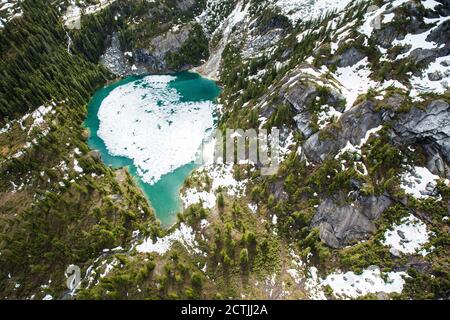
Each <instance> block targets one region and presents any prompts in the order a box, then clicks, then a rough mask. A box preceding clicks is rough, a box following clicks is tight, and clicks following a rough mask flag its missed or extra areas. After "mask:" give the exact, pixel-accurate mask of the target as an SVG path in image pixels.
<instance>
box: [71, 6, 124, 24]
mask: <svg viewBox="0 0 450 320" xmlns="http://www.w3.org/2000/svg"><path fill="white" fill-rule="evenodd" d="M115 1H116V0H99V3H98V4H94V5H90V6H83V7H79V6H78V5H77V4H76V2H75V1H74V0H72V1H71V5H70V6H69V8H68V9H67V11H66V13H65V14H64V16H63V20H64V25H65V26H66V27H68V26H73V25H74V23H76V22H77V21H80V19H81V17H82V16H83V15H90V14H94V13H97V12H100V11H102V10H103V9H105V8H107V7H108V6H110V5H111V4H113V3H114V2H115ZM80 4H81V5H82V4H83V1H80Z"/></svg>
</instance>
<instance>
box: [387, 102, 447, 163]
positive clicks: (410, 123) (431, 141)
mask: <svg viewBox="0 0 450 320" xmlns="http://www.w3.org/2000/svg"><path fill="white" fill-rule="evenodd" d="M393 130H394V132H395V134H396V137H395V138H394V141H395V142H397V143H398V144H415V143H420V144H425V145H427V146H428V147H427V150H428V151H430V152H432V153H431V154H430V156H429V158H430V159H436V154H437V153H439V154H440V155H441V156H442V159H443V160H444V161H445V163H446V164H447V166H448V165H450V105H449V103H448V102H446V101H444V100H435V101H433V102H431V103H430V104H429V105H428V106H427V107H426V109H425V110H422V109H418V108H413V109H411V111H409V112H408V113H406V114H401V115H399V118H398V120H397V121H395V122H394V124H393ZM438 167H439V165H438Z"/></svg>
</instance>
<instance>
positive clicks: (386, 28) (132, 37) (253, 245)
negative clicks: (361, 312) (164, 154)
mask: <svg viewBox="0 0 450 320" xmlns="http://www.w3.org/2000/svg"><path fill="white" fill-rule="evenodd" d="M25 2H26V1H25ZM91 2H92V3H91ZM8 3H12V2H10V1H9V2H8ZM102 3H104V1H102ZM79 4H80V5H81V3H79ZM107 4H108V5H106V2H105V3H104V4H103V6H100V7H98V4H96V3H95V1H90V2H88V1H84V3H83V4H82V5H81V8H83V10H82V11H81V12H84V14H83V15H82V26H83V27H82V29H81V30H65V29H64V28H63V27H64V18H63V16H64V13H65V12H66V9H67V7H68V5H69V2H68V1H60V4H59V5H58V9H57V10H56V9H55V12H52V13H51V14H50V16H52V17H53V16H55V15H56V16H57V17H58V19H59V23H60V27H58V28H57V29H56V30H54V31H52V32H54V33H53V34H55V35H56V36H55V38H56V39H58V40H61V48H60V50H61V55H63V54H64V57H67V59H69V60H68V61H70V62H72V61H73V63H74V65H78V64H76V63H77V62H78V63H81V61H82V63H83V64H85V65H86V69H89V68H90V66H95V67H96V68H99V69H98V73H95V75H94V74H92V75H86V77H88V76H89V81H92V82H93V83H95V85H92V86H87V85H86V86H84V85H85V84H87V83H88V79H84V80H83V81H81V82H82V85H83V88H84V89H83V90H85V91H86V92H90V93H92V92H93V90H94V88H95V87H96V86H98V85H99V84H101V83H104V82H105V81H106V79H108V78H109V79H112V78H114V77H116V76H124V75H130V74H143V73H146V72H151V73H167V72H171V71H180V70H188V69H192V68H194V70H195V71H197V72H199V73H201V74H203V75H204V76H206V77H209V78H213V79H216V80H218V81H219V83H220V84H221V85H222V86H223V93H222V95H221V96H220V98H219V103H220V105H221V108H220V110H221V114H220V121H219V125H218V126H219V128H220V129H226V128H243V129H249V128H268V129H270V128H272V127H278V128H280V129H281V131H282V134H281V138H282V139H281V140H282V149H283V150H282V154H281V157H282V163H281V166H280V169H279V171H278V173H277V174H276V175H273V176H263V175H261V172H260V167H258V166H254V165H251V164H247V165H234V166H233V165H207V166H203V167H201V168H199V169H198V170H196V171H195V172H193V173H192V175H191V176H190V177H189V178H188V180H187V181H186V182H185V185H184V187H183V190H182V199H183V201H184V205H185V210H184V212H183V213H180V214H179V216H178V222H177V224H175V225H174V226H173V227H172V228H171V229H170V230H162V229H161V228H160V227H159V225H158V224H157V223H156V222H155V221H154V220H155V219H154V217H153V215H152V213H151V209H150V206H149V205H148V204H147V203H146V201H145V200H143V197H142V195H141V194H140V193H139V191H137V190H136V187H135V186H134V184H133V181H132V179H130V178H129V177H128V176H127V174H126V173H124V172H123V171H119V172H113V171H112V170H110V169H107V168H105V167H104V166H103V165H102V163H101V161H99V159H98V157H96V155H95V152H94V153H93V152H92V151H89V150H88V148H87V146H86V142H85V140H86V136H85V135H83V129H82V126H81V124H82V121H83V118H84V116H85V114H86V111H85V108H84V107H83V106H85V105H86V103H87V101H88V98H87V97H86V96H88V95H86V96H84V95H83V96H81V95H80V96H76V97H72V96H71V93H70V91H69V90H67V91H65V92H67V95H68V98H67V101H61V102H59V100H63V99H59V96H58V97H56V98H58V99H57V101H58V102H54V103H55V105H54V106H50V104H49V103H50V101H49V102H48V103H46V104H44V106H43V107H42V108H38V107H39V105H40V102H41V101H45V100H46V99H48V98H47V97H53V96H54V94H53V91H52V90H47V91H46V90H44V89H42V92H43V93H42V94H40V95H39V99H37V101H35V100H34V99H33V100H32V101H30V102H27V103H26V105H27V109H20V111H18V110H15V112H10V110H9V109H6V107H5V106H6V105H8V104H7V102H10V101H11V102H13V103H16V102H17V105H22V104H23V102H22V101H16V100H17V99H13V98H11V96H10V95H9V94H8V92H6V90H5V92H1V94H2V96H1V97H0V98H1V99H0V102H2V104H1V105H0V106H1V107H3V109H0V110H5V111H4V112H3V111H2V116H3V115H5V118H3V119H2V120H1V123H2V126H1V128H2V129H0V154H1V156H2V159H0V170H1V171H0V174H1V179H2V180H1V184H0V192H1V193H0V215H1V217H2V218H1V224H0V225H1V227H2V229H1V230H2V237H1V238H0V241H1V242H0V253H1V255H0V270H1V272H2V273H1V275H0V296H1V297H2V298H38V299H42V298H63V297H66V298H78V299H85V298H97V299H100V298H103V299H132V298H138V299H143V298H159V299H167V298H169V299H177V298H219V299H223V298H238V299H241V298H256V299H258V298H263V299H325V298H331V299H335V298H337V299H344V298H378V299H386V298H395V299H411V298H412V299H446V298H448V297H449V293H450V280H449V279H450V267H449V249H450V248H449V245H450V237H449V211H450V189H449V180H448V179H450V123H449V122H450V120H449V119H450V105H449V104H450V96H449V91H448V89H449V83H450V82H449V81H450V41H449V35H450V32H449V31H450V30H449V29H450V9H449V8H450V2H449V1H448V0H426V1H418V0H416V1H405V0H393V1H381V0H379V1H372V2H371V1H340V2H339V3H336V1H328V0H316V1H303V0H296V1H280V0H267V1H263V0H236V1H233V0H226V1H221V0H207V1H187V0H179V1H176V0H173V1H158V2H153V1H135V2H133V1H125V0H123V1H121V0H116V1H109V2H108V3H107ZM1 5H3V7H2V8H5V6H7V5H5V3H2V4H1ZM92 6H94V7H92ZM88 8H91V9H88ZM92 8H94V9H92ZM23 11H24V17H23V18H22V17H20V16H18V17H15V18H14V19H9V18H8V19H9V22H7V23H6V24H5V26H6V27H5V29H4V31H0V32H3V33H4V35H9V33H10V32H11V31H10V30H12V28H14V27H17V28H20V27H21V25H20V23H21V21H22V20H23V19H27V15H28V14H30V13H29V12H30V11H31V10H30V9H29V8H28V7H27V6H26V4H25V5H24V10H23ZM21 19H22V20H21ZM2 21H3V20H2ZM20 30H22V29H20ZM63 32H64V33H63ZM65 32H67V37H65V38H64V37H63V35H64V34H65ZM23 34H25V35H27V34H28V32H23ZM2 37H3V35H2ZM1 39H2V42H1V45H2V48H1V50H2V55H5V57H6V54H7V53H8V52H12V50H13V49H11V48H13V47H14V46H11V48H10V47H8V45H7V44H6V40H4V39H6V36H5V37H3V38H1ZM67 41H69V43H67ZM55 46H56V45H55ZM58 48H59V47H58ZM8 50H10V51H8ZM30 54H32V55H33V54H35V53H30ZM36 55H37V54H36ZM11 56H12V55H11V54H10V55H9V56H8V59H12V58H11ZM11 61H12V60H11ZM58 61H59V60H58ZM102 65H103V66H105V67H106V68H103V67H102ZM26 67H27V68H28V66H26ZM33 67H34V66H33ZM106 69H108V70H106ZM6 74H7V73H5V75H6ZM50 74H51V72H50V71H49V72H48V74H46V75H45V76H49V75H50ZM71 74H72V73H71ZM74 74H75V72H74ZM8 75H9V77H10V78H11V79H13V80H8V81H6V80H2V81H4V82H5V83H7V84H8V85H10V84H16V83H17V84H19V86H25V87H24V88H28V87H27V86H28V84H27V83H28V82H27V81H26V79H22V78H20V80H16V78H15V77H19V76H18V75H16V73H15V72H14V70H11V71H8ZM74 77H75V76H74ZM37 78H38V79H41V78H40V77H38V76H37ZM50 78H51V77H50ZM46 79H47V78H46ZM93 79H95V81H94V80H93ZM53 81H55V82H51V80H48V81H47V82H48V83H58V82H56V80H53ZM47 82H45V83H47ZM43 83H44V82H43ZM77 84H79V83H78V81H77ZM42 86H44V85H42ZM39 88H41V85H40V86H39ZM23 90H24V92H23V94H24V95H26V96H27V97H28V95H27V91H28V90H26V89H23ZM49 92H50V93H49ZM20 93H22V92H20ZM3 101H5V102H4V103H3ZM47 108H50V109H47ZM50 110H51V111H50ZM6 115H7V116H8V117H9V118H8V119H7V118H6ZM64 135H65V136H67V139H69V140H70V143H69V145H68V146H67V147H64V142H63V141H66V140H64V138H63V137H64ZM57 146H59V148H58V147H57ZM68 149H70V150H69V151H68ZM75 161H76V162H75ZM80 166H81V168H80ZM79 203H83V204H84V205H83V206H84V208H83V209H84V210H83V211H82V212H80V211H77V210H76V209H75V208H76V206H77V205H78V204H79ZM64 207H68V208H72V209H71V210H69V212H70V215H69V216H70V217H72V216H73V218H70V217H67V216H65V212H66V211H64V210H63V208H64ZM43 212H44V213H45V214H44V215H43V216H39V218H37V217H36V215H37V213H43ZM63 230H69V231H68V232H65V231H63ZM75 230H81V233H82V234H83V241H81V242H80V243H79V244H78V246H77V247H76V248H75V249H74V248H73V247H72V246H73V244H74V243H75V241H74V238H73V237H74V236H75V235H76V231H75ZM94 244H95V245H94ZM41 256H43V257H44V259H43V260H40V259H39V258H40V257H41ZM56 259H57V260H58V263H57V264H56V265H55V264H54V263H53V261H55V260H56ZM69 264H76V265H79V266H80V267H81V272H82V283H81V289H80V290H78V291H76V292H75V291H74V292H71V294H68V292H67V289H66V288H65V287H64V286H65V283H64V270H65V266H67V265H69ZM44 274H45V276H44ZM31 278H32V279H33V280H30V279H31Z"/></svg>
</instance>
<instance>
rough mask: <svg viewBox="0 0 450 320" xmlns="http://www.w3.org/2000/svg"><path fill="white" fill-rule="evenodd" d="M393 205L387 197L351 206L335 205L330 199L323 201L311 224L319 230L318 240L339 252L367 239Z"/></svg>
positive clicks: (367, 198)
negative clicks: (382, 215) (377, 222)
mask: <svg viewBox="0 0 450 320" xmlns="http://www.w3.org/2000/svg"><path fill="white" fill-rule="evenodd" d="M391 204H392V201H391V200H390V199H389V198H388V197H386V196H381V197H375V196H371V197H365V198H362V199H360V200H359V201H357V202H356V203H354V204H353V205H350V204H348V205H338V204H337V203H336V202H335V201H334V200H332V199H326V200H324V201H323V202H322V203H321V204H320V206H319V208H318V209H317V213H316V214H315V216H314V217H313V220H312V222H311V224H312V226H313V227H318V228H319V231H320V238H321V240H322V241H323V242H325V243H326V244H327V245H328V246H330V247H332V248H342V247H345V246H347V245H349V244H351V243H352V242H353V241H360V240H364V239H367V238H368V237H369V236H370V235H371V234H373V233H374V232H375V231H376V226H375V224H374V221H375V220H377V219H378V218H379V217H380V216H381V214H382V213H383V211H384V210H386V209H387V208H388V207H389V206H390V205H391Z"/></svg>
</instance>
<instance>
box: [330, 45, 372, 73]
mask: <svg viewBox="0 0 450 320" xmlns="http://www.w3.org/2000/svg"><path fill="white" fill-rule="evenodd" d="M365 56H366V55H365V54H364V53H362V52H361V51H359V50H358V49H356V48H353V47H352V48H349V49H347V50H346V51H344V53H343V54H341V55H340V56H339V57H338V59H337V60H338V61H337V64H338V66H339V67H341V68H345V67H351V66H353V65H355V64H356V63H358V62H359V61H361V60H362V59H364V57H365Z"/></svg>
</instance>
